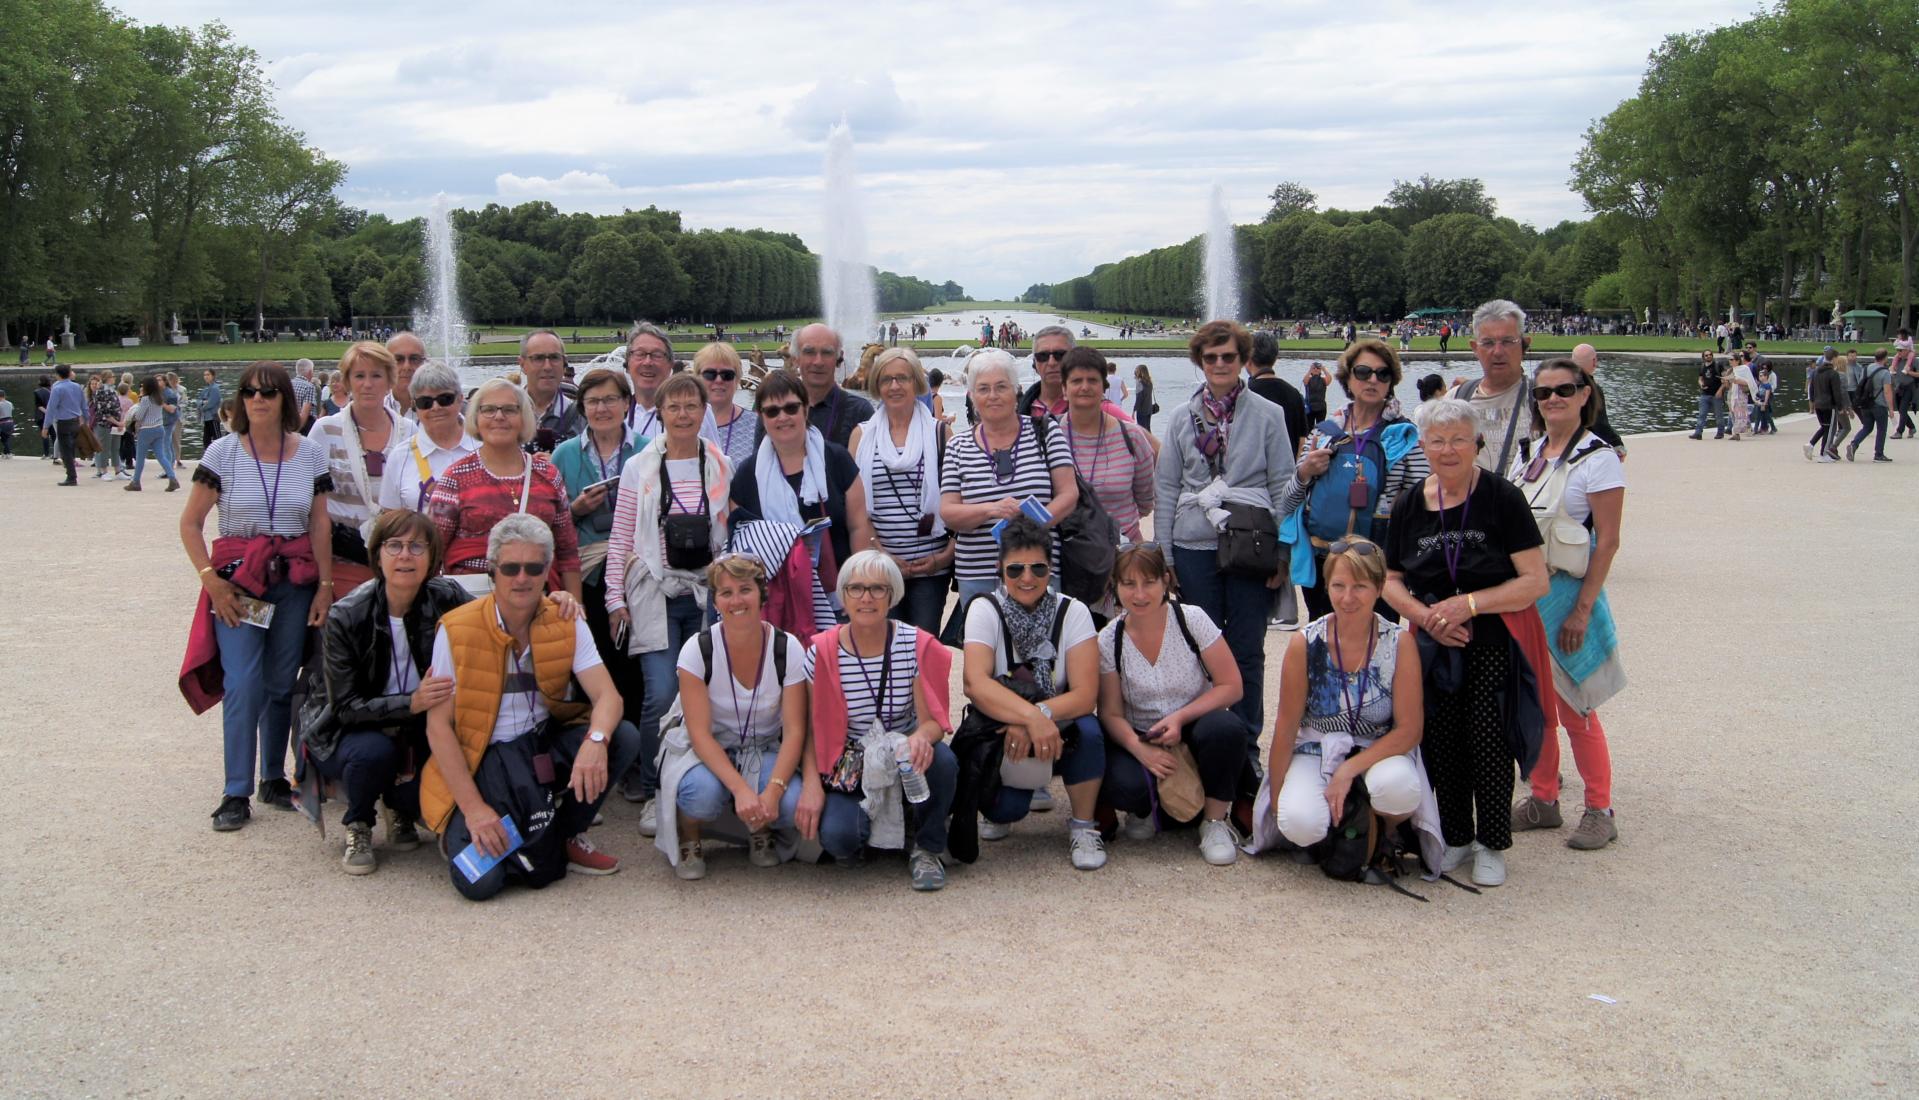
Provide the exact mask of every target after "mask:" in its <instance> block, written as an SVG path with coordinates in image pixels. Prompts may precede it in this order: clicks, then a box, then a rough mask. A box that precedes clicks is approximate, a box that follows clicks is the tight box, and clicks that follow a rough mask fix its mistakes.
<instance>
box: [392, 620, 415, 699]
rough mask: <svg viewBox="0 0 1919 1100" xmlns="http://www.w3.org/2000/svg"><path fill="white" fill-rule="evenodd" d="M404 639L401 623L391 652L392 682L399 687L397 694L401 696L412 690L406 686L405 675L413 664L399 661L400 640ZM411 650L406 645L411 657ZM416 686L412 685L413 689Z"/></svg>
mask: <svg viewBox="0 0 1919 1100" xmlns="http://www.w3.org/2000/svg"><path fill="white" fill-rule="evenodd" d="M405 637H406V626H405V624H404V621H403V622H402V625H401V627H400V634H399V637H398V638H395V639H394V642H393V652H392V654H391V657H392V658H393V682H394V684H396V685H397V686H398V687H399V689H400V690H399V694H401V695H405V694H407V693H408V692H410V691H412V690H413V688H411V687H408V686H407V684H406V674H407V671H408V669H409V667H410V666H411V665H412V663H413V662H412V661H410V660H409V661H402V660H400V639H403V638H405ZM412 649H413V647H412V644H411V643H408V645H407V651H408V654H409V655H411V653H412ZM418 686H419V685H418V684H417V683H416V684H415V685H414V687H418Z"/></svg>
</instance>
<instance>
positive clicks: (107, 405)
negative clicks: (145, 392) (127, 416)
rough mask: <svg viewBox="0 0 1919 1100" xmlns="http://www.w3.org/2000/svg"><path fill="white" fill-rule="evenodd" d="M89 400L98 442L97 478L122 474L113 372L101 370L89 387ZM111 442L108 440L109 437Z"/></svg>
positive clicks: (118, 408) (118, 414)
mask: <svg viewBox="0 0 1919 1100" xmlns="http://www.w3.org/2000/svg"><path fill="white" fill-rule="evenodd" d="M87 396H88V403H89V405H90V406H91V407H92V411H93V435H94V439H95V442H96V443H97V444H98V447H97V449H96V450H95V451H94V453H93V469H94V473H93V476H94V478H95V479H96V480H98V479H101V478H105V477H107V476H108V474H109V473H111V474H112V476H113V478H114V480H116V481H117V480H119V478H120V428H121V421H120V395H119V394H118V393H116V392H114V387H113V372H112V371H110V370H109V371H101V372H100V373H99V374H96V375H94V376H93V382H92V383H91V384H90V385H89V386H88V387H87ZM109 439H111V440H112V443H111V444H109V443H108V440H109Z"/></svg>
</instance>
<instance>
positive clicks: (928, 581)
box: [889, 573, 953, 636]
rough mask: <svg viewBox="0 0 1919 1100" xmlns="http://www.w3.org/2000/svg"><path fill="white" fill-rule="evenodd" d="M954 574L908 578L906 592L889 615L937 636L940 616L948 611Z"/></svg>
mask: <svg viewBox="0 0 1919 1100" xmlns="http://www.w3.org/2000/svg"><path fill="white" fill-rule="evenodd" d="M952 581H953V575H952V574H951V573H941V574H940V575H939V576H937V577H908V578H906V594H905V595H904V596H902V597H900V602H899V603H898V604H897V605H895V606H894V608H893V610H892V612H891V614H890V616H889V617H891V618H894V619H898V620H899V621H900V622H903V623H911V624H913V625H914V626H917V627H919V628H920V629H921V630H924V631H926V632H927V633H928V634H932V635H935V636H937V635H938V634H939V632H940V616H941V615H942V614H943V613H944V612H945V611H946V593H947V590H948V589H950V588H951V587H952Z"/></svg>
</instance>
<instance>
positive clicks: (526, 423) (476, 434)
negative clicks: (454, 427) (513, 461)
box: [466, 378, 539, 443]
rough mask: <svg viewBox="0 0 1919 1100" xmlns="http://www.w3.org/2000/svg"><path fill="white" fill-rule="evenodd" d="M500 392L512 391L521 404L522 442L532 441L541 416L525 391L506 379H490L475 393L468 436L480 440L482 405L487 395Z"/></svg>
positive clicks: (467, 419)
mask: <svg viewBox="0 0 1919 1100" xmlns="http://www.w3.org/2000/svg"><path fill="white" fill-rule="evenodd" d="M500 390H507V391H510V392H511V393H512V394H513V397H514V399H515V400H517V401H519V403H520V442H522V443H525V442H527V441H529V440H531V439H532V438H533V432H534V430H535V429H537V428H538V427H539V414H537V413H535V412H534V411H533V399H532V398H531V397H528V396H527V395H526V391H525V390H523V389H521V388H520V387H518V386H516V385H514V384H513V383H511V382H509V381H507V380H506V379H504V378H489V379H487V380H486V381H484V382H482V383H480V388H479V389H476V390H474V391H473V397H472V400H471V402H470V405H471V408H472V412H473V415H471V416H469V417H467V418H466V434H467V435H468V436H470V437H472V438H474V439H478V438H480V405H481V404H482V403H483V402H485V401H486V395H487V394H489V393H497V392H499V391H500Z"/></svg>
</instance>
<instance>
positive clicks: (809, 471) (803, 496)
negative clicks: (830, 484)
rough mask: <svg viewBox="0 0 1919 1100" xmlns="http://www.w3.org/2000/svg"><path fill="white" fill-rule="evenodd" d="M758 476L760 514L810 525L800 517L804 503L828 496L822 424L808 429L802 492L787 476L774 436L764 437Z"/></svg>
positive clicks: (755, 469) (756, 470)
mask: <svg viewBox="0 0 1919 1100" xmlns="http://www.w3.org/2000/svg"><path fill="white" fill-rule="evenodd" d="M753 476H754V480H756V481H758V482H759V486H760V518H761V519H770V520H773V521H775V522H778V523H790V524H792V525H793V526H795V527H804V526H806V521H805V520H804V519H801V518H800V505H801V504H802V503H805V504H817V503H819V502H820V501H822V500H825V499H826V437H825V436H823V435H821V434H820V430H819V429H818V428H811V427H809V428H807V429H806V465H805V466H803V467H802V468H801V473H800V491H799V495H798V496H795V495H794V493H793V486H792V485H791V484H789V483H788V482H787V480H786V471H785V470H784V469H783V468H782V467H781V466H780V456H779V454H778V453H777V452H776V451H774V450H773V437H772V436H770V435H769V436H767V437H766V438H764V439H762V440H760V449H759V451H758V453H757V454H756V455H755V457H754V459H753Z"/></svg>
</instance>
